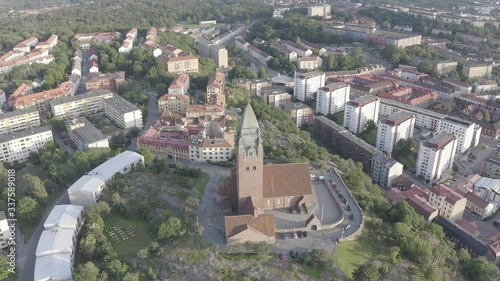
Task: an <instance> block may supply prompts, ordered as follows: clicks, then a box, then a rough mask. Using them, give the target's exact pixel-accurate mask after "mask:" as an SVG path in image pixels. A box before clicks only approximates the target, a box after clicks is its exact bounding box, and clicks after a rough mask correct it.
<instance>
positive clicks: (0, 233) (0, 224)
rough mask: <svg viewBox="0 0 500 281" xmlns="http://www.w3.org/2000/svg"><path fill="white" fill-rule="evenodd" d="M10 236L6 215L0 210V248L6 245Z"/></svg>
mask: <svg viewBox="0 0 500 281" xmlns="http://www.w3.org/2000/svg"><path fill="white" fill-rule="evenodd" d="M9 237H10V231H9V223H8V222H7V217H6V216H5V212H4V211H0V249H3V248H6V247H7V246H8V244H7V243H8V240H9Z"/></svg>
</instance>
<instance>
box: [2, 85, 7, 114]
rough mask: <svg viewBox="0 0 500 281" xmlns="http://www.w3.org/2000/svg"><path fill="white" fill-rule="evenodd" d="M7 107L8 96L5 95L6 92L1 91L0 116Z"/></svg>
mask: <svg viewBox="0 0 500 281" xmlns="http://www.w3.org/2000/svg"><path fill="white" fill-rule="evenodd" d="M6 105H7V96H6V95H5V91H4V90H2V89H0V114H2V109H4V107H6Z"/></svg>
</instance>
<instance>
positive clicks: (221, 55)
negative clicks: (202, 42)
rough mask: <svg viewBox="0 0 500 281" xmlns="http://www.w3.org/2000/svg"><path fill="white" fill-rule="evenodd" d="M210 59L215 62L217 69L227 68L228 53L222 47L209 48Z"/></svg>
mask: <svg viewBox="0 0 500 281" xmlns="http://www.w3.org/2000/svg"><path fill="white" fill-rule="evenodd" d="M210 57H211V58H212V59H213V60H214V61H215V65H216V66H217V68H228V67H229V53H228V51H227V49H226V48H224V47H222V46H214V47H211V48H210Z"/></svg>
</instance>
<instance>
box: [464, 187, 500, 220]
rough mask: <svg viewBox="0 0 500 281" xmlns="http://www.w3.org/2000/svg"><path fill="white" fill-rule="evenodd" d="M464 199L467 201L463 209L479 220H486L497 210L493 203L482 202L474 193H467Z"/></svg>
mask: <svg viewBox="0 0 500 281" xmlns="http://www.w3.org/2000/svg"><path fill="white" fill-rule="evenodd" d="M464 197H465V199H467V204H466V205H465V209H466V210H467V211H468V212H469V213H470V214H471V215H473V216H474V217H475V218H477V219H479V220H484V219H486V218H488V217H489V216H491V215H492V214H493V213H495V212H496V210H497V209H498V207H497V206H495V205H494V204H493V203H491V202H488V201H487V200H484V199H483V198H481V196H479V195H477V194H475V193H474V192H467V193H466V194H465V196H464Z"/></svg>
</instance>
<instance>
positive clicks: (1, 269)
mask: <svg viewBox="0 0 500 281" xmlns="http://www.w3.org/2000/svg"><path fill="white" fill-rule="evenodd" d="M8 262H9V261H8V260H7V257H5V256H4V255H0V281H3V280H12V278H13V277H14V276H13V275H14V274H12V273H11V272H10V271H9V269H10V266H9V263H8Z"/></svg>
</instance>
